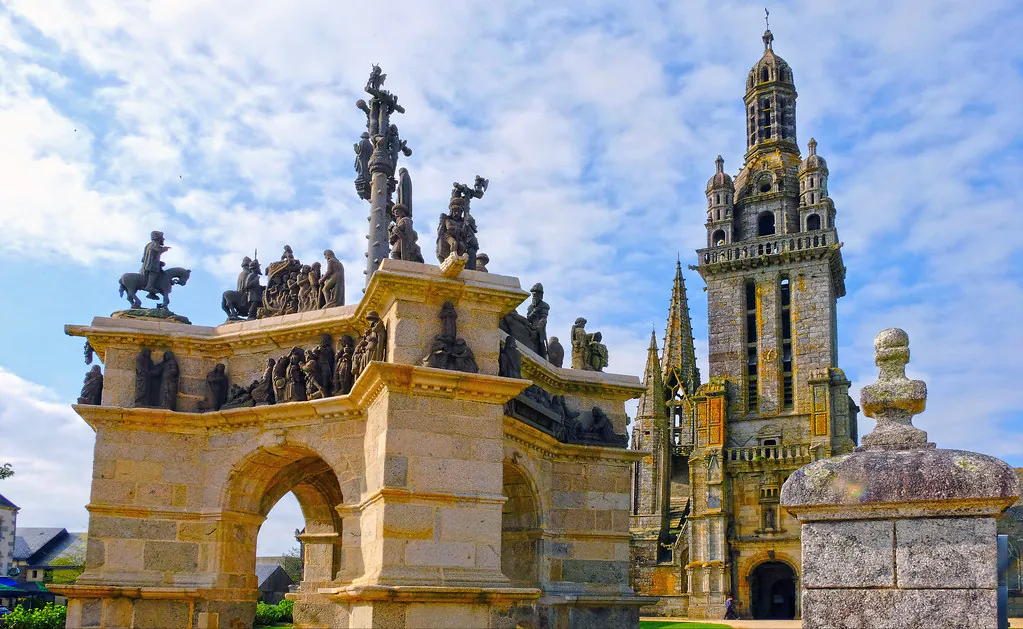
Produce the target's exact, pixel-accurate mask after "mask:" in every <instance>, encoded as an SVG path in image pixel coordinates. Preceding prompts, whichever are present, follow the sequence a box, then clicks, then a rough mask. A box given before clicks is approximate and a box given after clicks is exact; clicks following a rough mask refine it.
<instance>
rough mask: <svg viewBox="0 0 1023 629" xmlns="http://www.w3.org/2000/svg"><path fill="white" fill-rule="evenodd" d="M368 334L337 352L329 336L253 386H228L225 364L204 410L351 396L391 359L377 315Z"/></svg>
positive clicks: (270, 368) (274, 363) (269, 366)
mask: <svg viewBox="0 0 1023 629" xmlns="http://www.w3.org/2000/svg"><path fill="white" fill-rule="evenodd" d="M366 323H367V327H366V331H365V332H364V333H363V335H362V336H361V337H359V340H358V342H356V340H355V339H354V338H353V337H351V336H350V335H347V334H346V335H344V336H342V337H341V338H340V340H339V342H338V345H337V348H335V347H334V339H333V337H332V336H331V335H329V334H324V335H322V336H321V337H320V342H319V344H317V345H316V346H315V347H313V348H312V349H307V350H306V349H302V348H301V347H295V348H292V350H291V351H290V352H288V353H287V354H286V355H284V356H281V357H280V358H277V359H274V358H268V359H267V361H266V367H265V368H264V369H263V372H262V374H261V376H260V377H259V378H257V379H256V380H253V381H252V383H251V384H249V385H248V386H244V387H243V386H240V385H238V384H234V385H230V387H229V385H228V378H227V374H226V373H225V371H226V370H225V367H224V365H223V364H222V363H220V364H217V366H216V367H214V369H213V371H211V372H210V373H209V374H208V375H207V376H206V392H205V395H204V397H203V401H202V402H200V404H199V411H200V412H206V411H217V410H226V409H231V408H240V407H246V406H257V405H265V404H283V403H285V402H303V401H306V400H319V399H322V398H327V397H332V396H335V395H348V394H349V393H351V391H352V386H353V385H354V384H355V381H356V380H357V379H358V378H359V375H360V374H362V373H363V372H364V371H365V370H366V368H367V367H368V366H369V363H370V362H372V361H374V360H376V361H385V360H386V359H387V328H386V327H384V323H383V321H382V320H381V319H380V315H378V314H377V313H376V312H375V311H370V312H369V313H367V315H366Z"/></svg>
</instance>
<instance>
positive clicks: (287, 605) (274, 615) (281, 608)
mask: <svg viewBox="0 0 1023 629" xmlns="http://www.w3.org/2000/svg"><path fill="white" fill-rule="evenodd" d="M294 607H295V603H293V602H292V601H288V600H284V601H281V602H280V603H277V604H276V605H267V604H266V603H264V602H263V601H260V602H258V603H256V621H255V622H254V623H253V625H254V626H256V627H266V626H268V625H273V624H275V623H279V622H291V621H292V617H291V611H292V609H293V608H294Z"/></svg>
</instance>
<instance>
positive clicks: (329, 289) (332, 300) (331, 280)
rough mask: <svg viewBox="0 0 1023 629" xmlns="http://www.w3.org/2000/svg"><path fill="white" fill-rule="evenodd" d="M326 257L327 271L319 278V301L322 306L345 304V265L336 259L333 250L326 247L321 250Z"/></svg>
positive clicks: (331, 306) (330, 306)
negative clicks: (324, 249)
mask: <svg viewBox="0 0 1023 629" xmlns="http://www.w3.org/2000/svg"><path fill="white" fill-rule="evenodd" d="M323 257H324V258H326V259H327V272H326V273H325V274H324V276H323V278H322V279H321V280H320V303H321V304H323V305H322V306H321V307H322V308H333V307H334V306H343V305H345V267H344V265H343V264H341V261H340V260H338V259H337V256H336V255H334V252H333V251H332V250H330V249H327V250H326V251H324V252H323Z"/></svg>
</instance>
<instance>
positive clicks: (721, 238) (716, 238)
mask: <svg viewBox="0 0 1023 629" xmlns="http://www.w3.org/2000/svg"><path fill="white" fill-rule="evenodd" d="M710 240H711V245H712V246H714V247H716V246H718V245H723V244H724V243H725V230H723V229H719V230H717V231H716V232H714V235H713V236H711V237H710Z"/></svg>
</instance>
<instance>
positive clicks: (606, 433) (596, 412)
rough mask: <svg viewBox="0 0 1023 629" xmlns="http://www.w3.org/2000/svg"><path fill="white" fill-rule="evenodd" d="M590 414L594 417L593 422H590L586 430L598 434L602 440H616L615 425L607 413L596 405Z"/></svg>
mask: <svg viewBox="0 0 1023 629" xmlns="http://www.w3.org/2000/svg"><path fill="white" fill-rule="evenodd" d="M590 416H591V417H592V418H593V423H592V424H590V426H589V428H587V430H586V432H587V433H590V434H594V435H597V437H599V438H600V440H601V441H615V427H614V424H612V423H611V418H610V417H608V416H607V413H605V412H604V410H603V409H602V408H600V407H599V406H594V407H593V409H592V410H591V411H590Z"/></svg>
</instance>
